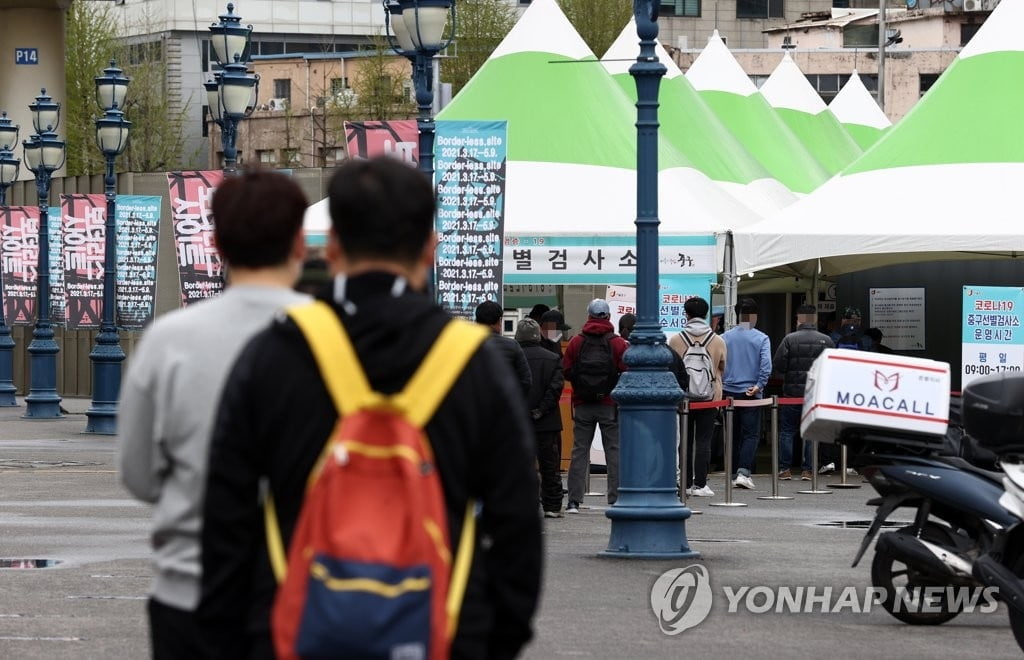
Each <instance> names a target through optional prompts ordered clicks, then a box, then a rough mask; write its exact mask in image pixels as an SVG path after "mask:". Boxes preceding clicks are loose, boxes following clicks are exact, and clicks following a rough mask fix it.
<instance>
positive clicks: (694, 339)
mask: <svg viewBox="0 0 1024 660" xmlns="http://www.w3.org/2000/svg"><path fill="white" fill-rule="evenodd" d="M708 309H709V307H708V301H706V300H704V299H703V298H700V297H694V298H690V299H689V300H687V301H686V303H685V304H684V305H683V310H684V311H685V312H686V327H685V328H684V329H683V331H682V332H679V333H677V334H674V335H672V336H671V337H669V340H668V346H669V348H671V349H672V350H674V351H675V352H676V353H678V354H679V357H680V358H682V357H684V356H685V355H686V353H687V352H688V351H689V350H691V348H692V347H693V346H697V345H702V346H704V347H705V348H706V349H707V352H708V354H709V355H710V356H711V364H712V365H713V366H714V369H713V370H712V378H713V380H712V386H713V393H711V395H710V396H711V398H709V399H704V400H706V401H721V400H722V378H723V376H724V374H725V357H726V348H725V342H724V341H723V340H722V338H721V337H719V336H718V335H716V334H715V332H714V331H713V330H712V329H711V326H709V325H708V322H707V320H706V319H707V316H708ZM687 394H688V396H690V403H694V402H696V401H698V400H699V399H697V398H696V397H695V396H691V395H692V394H694V393H692V392H688V393H687ZM717 416H718V409H717V408H702V409H697V410H694V409H692V408H691V409H690V414H689V435H688V437H689V438H690V440H691V445H690V446H691V447H692V449H691V451H692V453H693V460H690V461H687V462H688V463H689V465H690V467H689V469H688V470H687V474H686V477H685V481H686V494H687V495H695V496H697V497H711V496H713V495H714V494H715V493H714V491H712V490H711V488H710V487H708V485H707V481H708V466H709V464H710V463H711V436H712V434H713V433H714V430H715V418H716V417H717Z"/></svg>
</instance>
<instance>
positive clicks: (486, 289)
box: [434, 121, 508, 317]
mask: <svg viewBox="0 0 1024 660" xmlns="http://www.w3.org/2000/svg"><path fill="white" fill-rule="evenodd" d="M507 128H508V126H507V123H506V122H504V121H439V122H437V137H436V140H435V143H434V145H435V146H434V167H435V170H436V172H435V182H436V184H437V225H436V229H437V236H438V245H437V257H436V261H437V269H436V271H435V276H436V282H437V297H438V302H440V304H441V306H442V307H444V308H445V309H447V310H448V311H449V312H451V313H452V314H455V315H458V316H466V317H469V316H472V314H473V310H474V309H476V306H477V305H479V304H480V303H481V302H483V301H485V300H494V301H497V302H498V303H499V304H501V294H502V288H501V285H502V260H501V242H502V235H503V231H504V224H505V222H504V220H505V167H506V143H507V141H508V138H507V134H508V130H507Z"/></svg>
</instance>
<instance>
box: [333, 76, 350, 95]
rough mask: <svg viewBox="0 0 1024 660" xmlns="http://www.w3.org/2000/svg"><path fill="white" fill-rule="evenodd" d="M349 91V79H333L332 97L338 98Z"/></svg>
mask: <svg viewBox="0 0 1024 660" xmlns="http://www.w3.org/2000/svg"><path fill="white" fill-rule="evenodd" d="M346 89H348V77H347V76H346V77H344V78H331V96H337V95H338V94H341V93H342V92H344V91H345V90H346Z"/></svg>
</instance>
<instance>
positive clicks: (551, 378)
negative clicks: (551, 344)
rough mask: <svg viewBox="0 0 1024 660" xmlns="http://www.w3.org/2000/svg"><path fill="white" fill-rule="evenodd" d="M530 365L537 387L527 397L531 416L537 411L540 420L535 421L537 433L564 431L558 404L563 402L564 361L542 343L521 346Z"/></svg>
mask: <svg viewBox="0 0 1024 660" xmlns="http://www.w3.org/2000/svg"><path fill="white" fill-rule="evenodd" d="M520 346H522V347H523V353H524V354H525V355H526V361H527V363H529V365H530V374H531V375H532V376H533V385H531V386H530V391H529V393H528V394H527V396H526V403H527V405H528V406H529V408H530V412H531V415H532V414H533V413H534V412H535V411H536V413H537V414H538V415H539V417H535V418H534V420H533V430H534V431H538V432H540V433H550V432H552V431H561V430H562V413H561V411H560V410H559V408H558V401H559V400H560V399H561V398H562V387H563V386H564V385H565V377H564V376H563V375H562V359H561V358H559V357H558V355H556V354H555V353H552V352H551V351H549V350H548V349H546V348H543V347H542V346H541V345H540V342H536V341H533V342H521V343H520Z"/></svg>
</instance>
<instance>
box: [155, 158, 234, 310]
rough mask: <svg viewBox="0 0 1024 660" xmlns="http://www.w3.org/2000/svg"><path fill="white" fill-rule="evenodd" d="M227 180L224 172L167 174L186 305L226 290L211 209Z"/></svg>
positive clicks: (183, 302)
mask: <svg viewBox="0 0 1024 660" xmlns="http://www.w3.org/2000/svg"><path fill="white" fill-rule="evenodd" d="M223 178H224V173H223V172H222V171H220V170H212V171H204V172H168V173H167V185H168V187H169V189H170V193H171V220H172V221H173V222H174V246H175V251H176V253H177V257H178V277H179V280H180V282H181V304H182V305H183V306H187V305H188V304H189V303H193V302H196V301H197V300H203V299H205V298H210V297H213V296H215V295H217V294H219V293H220V292H221V291H222V290H223V289H224V278H223V264H222V263H221V260H220V254H219V253H218V252H217V248H216V247H215V246H214V242H213V223H214V218H213V211H211V209H210V201H211V200H212V199H213V193H214V191H215V190H216V189H217V185H218V184H220V182H221V181H222V180H223Z"/></svg>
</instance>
